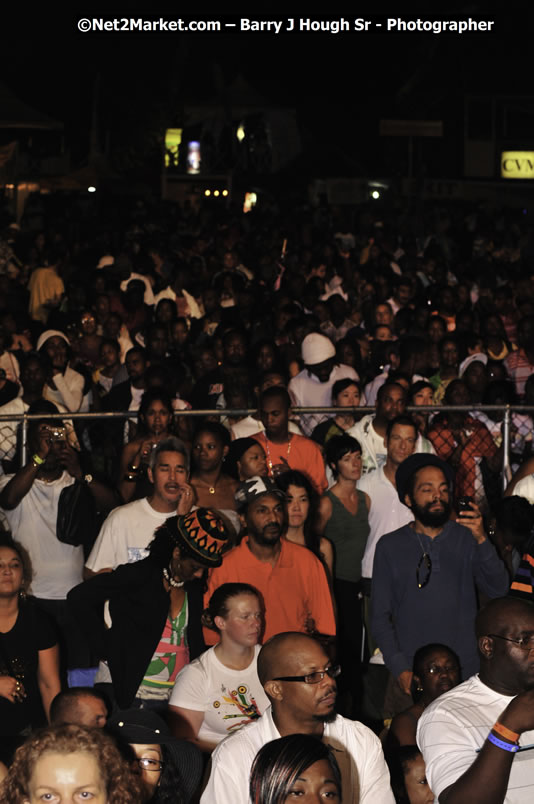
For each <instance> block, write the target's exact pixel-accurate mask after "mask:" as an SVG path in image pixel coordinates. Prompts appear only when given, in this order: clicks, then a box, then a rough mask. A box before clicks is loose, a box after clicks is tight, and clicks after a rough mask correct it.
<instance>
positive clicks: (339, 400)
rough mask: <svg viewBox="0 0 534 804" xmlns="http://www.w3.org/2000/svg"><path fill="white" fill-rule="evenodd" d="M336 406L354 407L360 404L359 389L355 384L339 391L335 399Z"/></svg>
mask: <svg viewBox="0 0 534 804" xmlns="http://www.w3.org/2000/svg"><path fill="white" fill-rule="evenodd" d="M335 403H336V406H337V407H339V408H356V407H358V406H359V404H360V391H359V388H358V386H357V385H349V386H348V387H347V388H345V389H344V390H343V391H340V392H339V394H338V395H337V396H336V399H335Z"/></svg>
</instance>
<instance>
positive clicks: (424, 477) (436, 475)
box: [405, 466, 451, 528]
mask: <svg viewBox="0 0 534 804" xmlns="http://www.w3.org/2000/svg"><path fill="white" fill-rule="evenodd" d="M449 497H450V495H449V484H448V483H447V478H446V477H445V475H444V474H443V472H442V471H441V469H439V468H438V467H437V466H425V467H423V469H419V471H418V472H416V473H415V482H414V490H413V498H410V496H409V495H408V494H407V495H406V498H405V504H406V505H407V506H408V508H411V510H412V513H413V515H414V517H415V519H416V521H418V522H420V523H421V524H422V525H425V526H426V527H429V528H440V527H442V526H443V525H445V523H446V522H447V521H448V519H449V517H450V513H451V504H450V499H449Z"/></svg>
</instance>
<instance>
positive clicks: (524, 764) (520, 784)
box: [417, 597, 534, 804]
mask: <svg viewBox="0 0 534 804" xmlns="http://www.w3.org/2000/svg"><path fill="white" fill-rule="evenodd" d="M476 635H477V639H478V652H479V656H480V673H479V674H478V675H474V676H471V678H469V679H467V681H464V682H463V684H460V685H459V686H457V687H455V688H454V689H452V690H450V691H449V692H446V693H444V694H443V695H442V696H440V697H439V698H438V699H437V700H436V701H434V702H433V703H432V704H430V706H429V707H428V708H427V709H426V710H425V712H423V715H422V716H421V718H420V720H419V724H418V730H417V742H418V744H419V747H420V748H421V751H422V753H423V757H424V760H425V763H426V774H427V777H428V783H429V785H430V787H431V789H432V790H433V791H434V793H435V795H436V798H437V799H438V800H439V802H440V804H457V803H458V802H464V801H470V802H478V801H480V802H484V804H502V802H505V801H506V802H514V804H516V803H517V804H520V803H521V802H531V801H532V800H533V798H534V607H533V606H532V604H531V603H528V602H526V601H524V600H518V599H514V598H512V597H507V598H498V599H497V600H491V601H490V602H489V603H488V604H487V606H485V607H484V608H483V609H482V610H481V611H480V613H479V614H478V616H477V619H476Z"/></svg>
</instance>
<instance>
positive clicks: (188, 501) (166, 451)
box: [85, 436, 193, 577]
mask: <svg viewBox="0 0 534 804" xmlns="http://www.w3.org/2000/svg"><path fill="white" fill-rule="evenodd" d="M148 477H149V480H150V482H151V483H153V484H154V491H153V492H152V494H151V495H150V496H149V497H143V498H142V499H141V500H134V502H131V503H128V504H127V505H120V506H119V507H118V508H115V509H114V510H113V511H112V512H111V513H110V514H109V516H108V517H107V519H106V520H105V522H104V524H103V525H102V527H101V529H100V533H99V534H98V538H97V540H96V542H95V544H94V546H93V549H92V550H91V554H90V555H89V558H88V559H87V562H86V565H85V575H86V577H90V576H91V575H96V574H97V573H99V572H111V571H112V570H114V569H116V568H117V567H118V566H119V565H120V564H130V563H132V562H134V561H140V560H141V559H142V558H146V557H147V555H148V549H147V548H148V545H149V544H150V542H151V541H152V539H153V537H154V531H155V530H156V529H157V528H158V527H159V526H160V525H162V524H163V522H165V520H166V519H168V517H170V516H176V515H178V516H180V515H183V514H188V513H189V511H190V510H191V506H192V504H193V490H192V488H191V486H190V485H189V484H188V482H187V481H188V479H189V455H188V453H187V449H186V447H185V445H184V444H183V443H182V441H180V440H179V439H178V438H175V437H174V436H171V437H170V438H166V439H165V440H164V441H160V442H159V444H158V445H157V447H156V448H155V449H154V450H153V451H152V454H151V456H150V465H149V469H148Z"/></svg>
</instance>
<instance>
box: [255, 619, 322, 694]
mask: <svg viewBox="0 0 534 804" xmlns="http://www.w3.org/2000/svg"><path fill="white" fill-rule="evenodd" d="M310 644H311V645H312V646H316V645H318V644H319V643H318V642H317V640H316V639H313V637H309V636H306V634H302V633H300V632H299V631H286V632H285V633H283V634H276V635H275V636H273V637H271V638H270V639H268V640H267V642H266V643H265V645H264V646H263V647H262V649H261V650H260V652H259V655H258V678H259V679H260V682H261V684H262V686H265V684H266V683H267V681H271V680H272V679H273V678H277V677H278V676H290V675H292V673H293V670H294V668H295V666H297V665H298V664H299V655H300V652H301V649H304V650H305V649H306V648H307V647H309V646H310Z"/></svg>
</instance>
